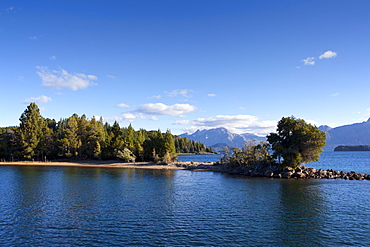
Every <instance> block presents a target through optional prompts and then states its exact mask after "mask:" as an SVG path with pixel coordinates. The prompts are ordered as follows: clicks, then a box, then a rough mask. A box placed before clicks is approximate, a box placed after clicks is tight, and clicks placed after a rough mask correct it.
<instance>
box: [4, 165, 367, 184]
mask: <svg viewBox="0 0 370 247" xmlns="http://www.w3.org/2000/svg"><path fill="white" fill-rule="evenodd" d="M0 165H31V166H74V167H101V168H102V167H104V168H133V169H156V170H160V169H163V170H193V171H214V172H225V173H229V174H238V175H245V176H249V177H267V178H287V179H289V178H293V179H349V180H370V175H368V174H360V173H356V172H354V171H351V172H344V171H336V170H333V169H328V170H322V169H315V168H307V167H306V166H300V167H298V168H296V169H293V168H290V167H288V168H284V169H281V168H279V167H277V166H268V167H259V168H250V167H243V168H238V169H236V168H231V167H228V166H227V165H223V164H220V163H218V162H174V163H170V164H167V163H161V164H155V163H152V162H136V163H121V162H115V161H100V162H99V161H98V162H97V161H87V162H86V161H85V162H0Z"/></svg>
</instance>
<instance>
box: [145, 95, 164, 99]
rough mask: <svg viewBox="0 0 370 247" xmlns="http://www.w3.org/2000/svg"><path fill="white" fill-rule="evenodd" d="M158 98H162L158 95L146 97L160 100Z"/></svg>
mask: <svg viewBox="0 0 370 247" xmlns="http://www.w3.org/2000/svg"><path fill="white" fill-rule="evenodd" d="M160 98H162V96H160V95H154V96H151V97H148V99H160Z"/></svg>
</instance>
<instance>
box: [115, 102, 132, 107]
mask: <svg viewBox="0 0 370 247" xmlns="http://www.w3.org/2000/svg"><path fill="white" fill-rule="evenodd" d="M116 107H121V108H129V107H130V106H129V105H126V104H124V103H121V104H118V105H116Z"/></svg>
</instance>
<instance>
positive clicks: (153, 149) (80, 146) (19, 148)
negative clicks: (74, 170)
mask: <svg viewBox="0 0 370 247" xmlns="http://www.w3.org/2000/svg"><path fill="white" fill-rule="evenodd" d="M19 120H20V124H19V126H15V127H6V128H0V158H1V159H2V160H7V161H14V160H57V159H76V160H80V159H120V160H124V161H130V162H132V161H155V162H171V161H174V160H176V159H177V156H176V153H190V152H212V149H209V148H207V147H206V146H205V145H204V144H202V143H200V142H195V141H192V140H189V139H187V138H185V137H178V136H174V135H172V134H171V132H170V130H167V131H166V132H165V133H162V132H161V131H160V130H158V131H147V130H144V129H139V130H138V131H135V130H134V128H133V127H132V125H131V124H130V125H129V126H128V127H127V128H121V127H120V125H119V123H118V122H117V121H116V122H114V123H113V125H110V124H109V123H103V120H102V118H100V119H99V120H96V119H95V118H94V117H93V118H92V119H90V120H89V119H87V118H86V116H85V115H82V116H78V115H77V114H73V115H72V116H70V117H68V118H65V119H60V120H59V121H58V122H57V121H56V120H54V119H49V118H44V117H42V116H41V114H40V110H39V108H38V106H37V104H36V103H31V104H30V105H29V106H27V108H26V110H25V111H24V112H23V113H22V115H21V116H20V118H19Z"/></svg>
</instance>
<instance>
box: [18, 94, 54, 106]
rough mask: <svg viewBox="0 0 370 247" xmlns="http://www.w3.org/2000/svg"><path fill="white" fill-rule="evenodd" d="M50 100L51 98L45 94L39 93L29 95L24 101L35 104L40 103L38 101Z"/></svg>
mask: <svg viewBox="0 0 370 247" xmlns="http://www.w3.org/2000/svg"><path fill="white" fill-rule="evenodd" d="M49 101H51V98H50V97H48V96H45V95H41V96H39V97H31V98H28V99H26V100H25V101H24V103H25V104H29V103H32V102H34V103H37V104H40V103H47V102H49Z"/></svg>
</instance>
